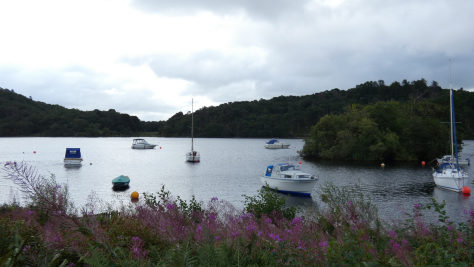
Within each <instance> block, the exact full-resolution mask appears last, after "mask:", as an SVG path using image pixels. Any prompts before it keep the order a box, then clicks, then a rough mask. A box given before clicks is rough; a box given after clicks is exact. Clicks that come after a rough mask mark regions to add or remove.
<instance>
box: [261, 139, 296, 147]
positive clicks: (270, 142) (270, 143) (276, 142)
mask: <svg viewBox="0 0 474 267" xmlns="http://www.w3.org/2000/svg"><path fill="white" fill-rule="evenodd" d="M289 147H290V144H285V143H280V141H279V140H278V139H275V138H273V139H270V140H268V141H267V142H266V143H265V148H268V149H280V148H289Z"/></svg>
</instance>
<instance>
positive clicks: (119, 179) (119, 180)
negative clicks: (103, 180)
mask: <svg viewBox="0 0 474 267" xmlns="http://www.w3.org/2000/svg"><path fill="white" fill-rule="evenodd" d="M129 182H130V178H128V176H125V175H120V176H118V177H116V178H115V179H113V180H112V183H114V184H115V183H129Z"/></svg>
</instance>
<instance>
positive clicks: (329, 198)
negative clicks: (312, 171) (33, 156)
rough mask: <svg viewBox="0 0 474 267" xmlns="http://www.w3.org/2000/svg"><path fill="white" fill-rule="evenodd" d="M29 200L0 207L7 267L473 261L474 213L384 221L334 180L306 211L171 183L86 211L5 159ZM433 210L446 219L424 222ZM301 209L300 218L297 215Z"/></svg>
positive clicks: (8, 173) (419, 210)
mask: <svg viewBox="0 0 474 267" xmlns="http://www.w3.org/2000/svg"><path fill="white" fill-rule="evenodd" d="M2 171H3V174H4V177H5V178H6V179H10V180H12V181H13V182H15V183H16V184H17V185H18V186H19V188H20V189H21V190H22V191H23V192H24V193H25V195H26V196H27V198H28V201H27V204H26V205H24V206H19V205H16V204H14V203H13V204H9V205H3V206H2V207H1V208H0V264H1V265H5V266H14V265H17V266H25V265H31V266H45V265H48V266H83V265H92V266H137V265H139V266H231V265H235V266H275V265H289V266H329V265H338V266H379V265H382V266H428V265H443V266H444V265H459V266H470V265H472V262H474V258H473V255H474V249H473V248H474V238H473V237H474V233H473V226H474V212H473V211H470V212H471V217H470V218H471V219H470V220H469V221H468V222H466V223H462V224H454V223H452V222H450V221H449V218H448V217H447V216H446V214H445V211H444V204H443V203H437V202H436V201H434V200H433V201H432V202H431V203H430V204H429V205H415V206H414V207H413V209H414V212H413V215H412V216H411V217H410V219H409V220H406V221H404V222H403V223H400V224H399V225H385V224H384V223H383V222H382V221H381V220H380V219H379V217H378V215H377V210H376V208H375V207H374V206H373V205H372V204H371V203H370V201H368V200H367V199H365V198H364V196H363V195H361V194H358V193H354V192H351V191H349V190H347V189H341V188H337V187H335V186H333V185H325V186H323V188H322V190H321V194H320V196H321V198H322V200H323V201H324V202H325V203H326V207H325V208H324V209H322V210H321V211H320V212H319V213H317V214H315V215H312V216H309V215H306V216H303V215H301V214H300V213H298V212H297V211H296V210H294V209H292V208H288V207H286V206H285V203H284V200H283V198H282V197H281V196H279V195H278V194H277V193H275V192H273V191H270V190H268V189H266V188H263V189H261V190H259V191H258V193H257V195H256V196H246V200H245V208H244V209H243V210H237V209H235V208H234V207H233V206H232V205H230V204H229V203H228V202H226V201H225V200H219V199H217V198H212V199H210V200H209V201H208V202H206V203H204V202H199V201H197V200H196V199H194V198H192V199H191V200H189V201H185V200H182V199H181V198H179V197H174V196H173V195H172V194H171V193H170V192H168V191H167V190H166V189H165V188H164V187H162V189H161V190H160V191H159V192H156V193H144V194H143V195H144V198H143V200H141V201H139V202H138V203H134V204H133V205H128V206H122V207H121V208H119V209H112V208H108V209H106V210H105V211H104V210H101V211H100V212H97V210H99V209H98V208H97V207H95V203H96V202H95V200H94V199H91V201H90V202H89V204H88V205H86V207H84V208H82V209H81V210H80V211H78V210H77V209H75V208H74V206H73V205H72V203H71V201H70V200H69V198H68V194H67V192H68V191H67V186H66V185H59V184H57V183H56V181H55V179H54V176H51V177H49V178H44V177H42V176H40V175H38V174H37V173H36V171H35V170H34V169H33V168H31V167H30V166H28V165H27V164H25V163H11V162H9V163H7V164H5V165H4V166H3V170H2ZM427 209H434V210H435V211H436V212H438V214H439V221H438V222H437V223H428V222H427V221H425V220H424V216H423V212H424V211H425V210H427ZM298 215H299V216H298Z"/></svg>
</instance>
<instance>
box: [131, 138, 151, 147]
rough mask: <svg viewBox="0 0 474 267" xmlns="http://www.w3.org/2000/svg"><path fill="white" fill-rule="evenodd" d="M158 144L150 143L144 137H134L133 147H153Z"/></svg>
mask: <svg viewBox="0 0 474 267" xmlns="http://www.w3.org/2000/svg"><path fill="white" fill-rule="evenodd" d="M155 146H156V145H154V144H150V143H148V142H147V141H146V140H145V139H143V138H136V139H133V143H132V148H133V149H153V148H155Z"/></svg>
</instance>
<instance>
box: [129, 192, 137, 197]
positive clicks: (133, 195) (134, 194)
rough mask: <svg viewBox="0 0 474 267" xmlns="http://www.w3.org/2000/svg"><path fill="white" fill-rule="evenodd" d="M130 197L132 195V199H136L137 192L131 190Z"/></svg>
mask: <svg viewBox="0 0 474 267" xmlns="http://www.w3.org/2000/svg"><path fill="white" fill-rule="evenodd" d="M130 197H132V199H138V192H137V191H133V192H132V194H131V195H130Z"/></svg>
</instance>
